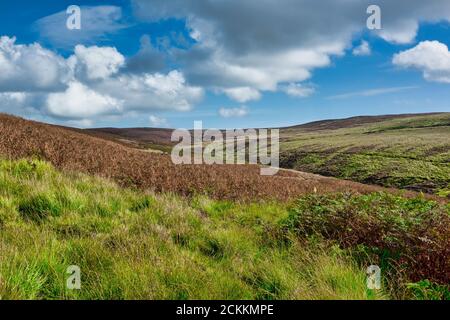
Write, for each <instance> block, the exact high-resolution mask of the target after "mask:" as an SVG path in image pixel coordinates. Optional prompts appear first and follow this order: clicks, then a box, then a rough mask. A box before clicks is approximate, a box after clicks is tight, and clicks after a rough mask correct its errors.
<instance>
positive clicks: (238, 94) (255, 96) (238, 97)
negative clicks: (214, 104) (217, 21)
mask: <svg viewBox="0 0 450 320" xmlns="http://www.w3.org/2000/svg"><path fill="white" fill-rule="evenodd" d="M223 91H224V92H225V94H226V95H227V96H228V97H229V98H230V99H233V100H235V101H237V102H240V103H245V102H248V101H255V100H259V99H261V93H260V92H259V91H258V90H256V89H253V88H249V87H237V88H230V89H224V90H223Z"/></svg>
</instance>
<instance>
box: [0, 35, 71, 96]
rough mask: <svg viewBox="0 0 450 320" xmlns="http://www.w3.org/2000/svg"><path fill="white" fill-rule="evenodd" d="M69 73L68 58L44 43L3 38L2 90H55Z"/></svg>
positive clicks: (0, 61)
mask: <svg viewBox="0 0 450 320" xmlns="http://www.w3.org/2000/svg"><path fill="white" fill-rule="evenodd" d="M67 74H69V69H68V67H67V65H66V63H65V60H64V59H63V58H62V57H61V56H58V55H56V54H55V53H53V52H51V51H50V50H47V49H44V48H43V47H41V45H39V44H37V43H34V44H30V45H19V44H16V38H9V37H6V36H3V37H1V38H0V92H2V91H3V92H8V91H15V92H18V91H47V90H55V89H57V88H62V87H63V82H64V80H65V78H66V77H67Z"/></svg>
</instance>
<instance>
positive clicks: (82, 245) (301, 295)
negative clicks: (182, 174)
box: [0, 160, 446, 299]
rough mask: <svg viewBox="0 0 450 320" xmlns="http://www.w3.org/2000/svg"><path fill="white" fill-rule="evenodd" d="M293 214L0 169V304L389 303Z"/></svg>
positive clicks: (416, 294)
mask: <svg viewBox="0 0 450 320" xmlns="http://www.w3.org/2000/svg"><path fill="white" fill-rule="evenodd" d="M305 199H309V198H305ZM299 201H301V200H299ZM304 201H308V200H304ZM355 201H356V200H355ZM429 205H430V206H431V207H430V208H435V206H436V205H435V204H431V203H430V204H429ZM425 207H426V204H421V207H420V208H424V209H423V210H425ZM298 208H299V207H298V204H297V203H295V204H282V203H275V202H271V203H247V204H244V203H231V202H224V201H213V200H211V199H208V198H206V197H203V196H198V197H195V198H193V199H186V198H181V197H178V196H176V195H172V194H152V193H144V192H142V191H138V190H130V189H122V188H119V187H118V186H117V185H115V184H114V183H112V182H110V181H107V180H104V179H100V178H95V177H90V176H86V175H81V174H68V173H64V174H62V173H60V172H58V171H57V170H55V169H54V168H53V167H52V166H50V165H49V164H47V163H45V162H41V161H27V160H22V161H14V162H11V161H6V160H1V161H0V297H1V298H2V299H387V298H391V297H397V296H394V295H393V294H397V293H395V292H394V293H391V291H390V289H389V286H386V290H381V291H377V292H374V291H371V290H368V289H367V288H366V284H365V281H366V275H365V268H366V267H367V266H368V264H369V263H370V261H369V260H363V261H361V260H358V259H356V258H355V255H354V254H353V253H352V252H351V250H348V248H344V247H343V246H339V244H338V243H336V242H335V241H332V239H325V238H323V237H322V238H320V237H316V238H314V237H312V238H311V237H308V238H306V237H303V236H301V235H300V234H299V233H298V232H297V231H296V230H294V229H290V228H287V227H286V225H287V221H291V222H292V221H293V220H292V219H293V212H294V211H292V210H297V211H295V212H297V213H298V212H299V211H298ZM420 210H422V209H420ZM294 220H295V219H294ZM70 265H77V266H79V267H80V269H81V290H69V289H67V288H66V279H67V277H68V274H66V270H67V268H68V267H69V266H70ZM388 280H389V279H385V281H388ZM403 285H404V286H405V288H406V285H407V282H405V283H404V284H403ZM434 286H435V284H433V283H430V284H429V285H424V284H423V283H421V284H411V285H410V289H408V290H409V291H407V292H406V291H405V292H402V295H401V296H400V297H401V298H442V294H441V293H440V292H442V290H443V289H442V288H441V287H440V286H438V287H437V288H436V287H434ZM387 289H389V290H387ZM439 290H440V291H439ZM444 292H446V291H444Z"/></svg>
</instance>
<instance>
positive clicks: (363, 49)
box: [353, 40, 372, 56]
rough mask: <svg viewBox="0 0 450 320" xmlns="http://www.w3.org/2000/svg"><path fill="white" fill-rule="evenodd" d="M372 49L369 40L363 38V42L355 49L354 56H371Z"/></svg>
mask: <svg viewBox="0 0 450 320" xmlns="http://www.w3.org/2000/svg"><path fill="white" fill-rule="evenodd" d="M371 53H372V49H371V48H370V44H369V42H367V41H365V40H363V41H361V44H360V45H359V46H357V47H355V48H354V49H353V55H354V56H370V54H371Z"/></svg>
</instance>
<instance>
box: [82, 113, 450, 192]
mask: <svg viewBox="0 0 450 320" xmlns="http://www.w3.org/2000/svg"><path fill="white" fill-rule="evenodd" d="M280 130H281V167H283V168H286V169H295V170H298V171H303V172H310V173H315V174H320V175H323V176H329V177H336V178H340V179H346V180H352V181H356V182H361V183H364V184H372V185H380V186H384V187H392V188H399V189H407V190H412V191H420V192H425V193H429V194H439V195H441V196H444V197H445V196H448V195H450V187H449V185H450V142H449V141H450V113H428V114H402V115H382V116H359V117H352V118H348V119H337V120H323V121H316V122H311V123H307V124H302V125H297V126H292V127H288V128H281V129H280ZM171 131H172V129H154V128H126V129H117V128H99V129H89V130H86V132H88V133H89V134H91V135H93V136H99V137H102V138H105V139H110V140H113V141H116V142H119V143H123V144H124V145H128V146H131V147H137V148H142V149H147V150H149V149H150V150H159V151H162V152H166V153H168V152H170V148H171V146H172V143H171V142H170V134H171Z"/></svg>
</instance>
